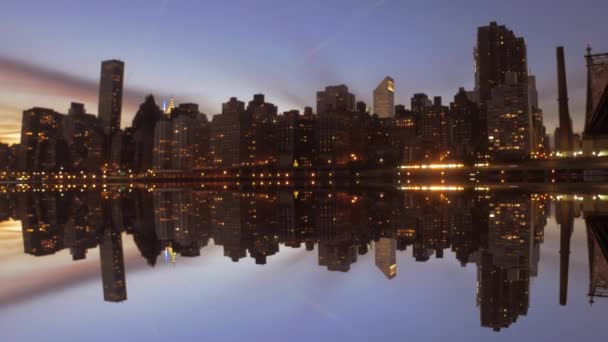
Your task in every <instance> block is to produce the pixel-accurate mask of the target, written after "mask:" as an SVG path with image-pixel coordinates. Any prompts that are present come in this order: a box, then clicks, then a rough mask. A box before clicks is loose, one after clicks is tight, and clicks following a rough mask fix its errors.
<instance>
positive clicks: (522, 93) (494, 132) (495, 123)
mask: <svg viewBox="0 0 608 342" xmlns="http://www.w3.org/2000/svg"><path fill="white" fill-rule="evenodd" d="M528 106H529V103H528V85H527V83H526V82H524V83H521V82H519V80H518V79H517V74H516V73H507V75H506V82H505V83H503V84H501V85H498V86H495V87H494V88H492V93H491V97H490V100H489V102H488V107H487V132H488V133H487V134H488V143H489V152H490V155H491V156H493V157H494V158H499V159H500V158H507V159H511V158H515V159H522V158H527V157H529V156H530V152H531V146H530V145H531V139H530V134H531V132H530V130H531V126H532V125H531V118H530V113H529V112H528V110H529V107H528Z"/></svg>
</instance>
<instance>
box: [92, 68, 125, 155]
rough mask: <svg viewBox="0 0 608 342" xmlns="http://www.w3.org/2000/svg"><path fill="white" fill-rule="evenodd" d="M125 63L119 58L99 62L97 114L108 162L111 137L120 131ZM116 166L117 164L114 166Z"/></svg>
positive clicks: (110, 150) (110, 153)
mask: <svg viewBox="0 0 608 342" xmlns="http://www.w3.org/2000/svg"><path fill="white" fill-rule="evenodd" d="M124 71H125V64H124V63H123V62H122V61H119V60H107V61H103V62H101V75H100V77H99V109H98V112H97V115H98V117H99V121H100V123H101V127H102V129H103V132H104V134H105V135H106V146H105V148H106V153H107V155H106V162H108V163H110V162H112V160H111V155H112V145H111V144H112V142H113V141H112V138H113V136H114V135H115V134H117V133H118V132H120V121H121V115H122V91H123V85H124ZM114 167H118V166H114Z"/></svg>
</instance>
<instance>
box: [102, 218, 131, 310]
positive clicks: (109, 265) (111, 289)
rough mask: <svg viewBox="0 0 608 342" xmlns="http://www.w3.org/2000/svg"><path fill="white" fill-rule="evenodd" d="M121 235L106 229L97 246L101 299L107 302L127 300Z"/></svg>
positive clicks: (109, 228)
mask: <svg viewBox="0 0 608 342" xmlns="http://www.w3.org/2000/svg"><path fill="white" fill-rule="evenodd" d="M121 234H122V233H121V232H119V231H114V230H113V229H112V228H111V227H106V229H105V230H104V232H103V235H102V238H101V243H100V245H99V255H100V257H99V258H100V260H101V279H102V282H103V298H104V299H105V300H106V301H108V302H122V301H124V300H127V284H126V280H125V261H124V258H123V252H122V235H121Z"/></svg>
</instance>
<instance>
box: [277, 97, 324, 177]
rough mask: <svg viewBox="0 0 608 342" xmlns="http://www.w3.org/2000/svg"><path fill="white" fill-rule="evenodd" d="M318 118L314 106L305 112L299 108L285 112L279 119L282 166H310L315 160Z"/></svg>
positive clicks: (280, 163) (280, 159) (280, 160)
mask: <svg viewBox="0 0 608 342" xmlns="http://www.w3.org/2000/svg"><path fill="white" fill-rule="evenodd" d="M315 121H316V118H315V116H313V114H312V108H311V107H306V108H305V109H304V114H303V115H302V114H300V112H299V111H298V110H292V111H288V112H285V113H283V115H281V116H280V117H279V119H278V146H279V154H278V156H279V165H280V166H282V167H288V166H293V167H310V166H312V163H313V160H314V157H315V155H314V153H315V146H314V142H315V140H314V127H315Z"/></svg>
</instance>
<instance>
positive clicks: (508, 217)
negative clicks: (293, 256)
mask: <svg viewBox="0 0 608 342" xmlns="http://www.w3.org/2000/svg"><path fill="white" fill-rule="evenodd" d="M0 197H1V198H2V200H0V203H2V207H0V213H5V214H3V215H4V216H3V217H15V218H19V219H21V220H22V230H23V237H24V240H23V242H24V247H25V251H26V253H29V254H32V255H37V256H43V255H48V254H53V253H55V252H57V251H59V250H62V249H69V251H70V254H71V255H72V258H73V259H74V260H81V259H84V258H86V254H87V253H86V251H87V250H88V249H90V248H94V247H96V246H97V245H100V246H101V248H100V253H101V263H102V280H103V284H104V298H105V299H106V300H110V301H120V300H125V299H126V279H125V269H124V261H123V260H122V259H123V257H122V247H121V245H122V241H121V238H120V236H121V235H120V234H118V233H120V232H126V233H127V234H129V235H132V236H133V240H134V242H135V244H136V245H137V248H138V249H139V251H140V253H141V255H142V256H143V257H145V259H146V260H147V261H148V263H149V264H150V265H154V264H155V263H156V262H157V259H158V257H159V256H161V258H162V257H163V254H164V252H165V251H167V250H168V249H169V250H171V251H174V252H175V253H176V254H177V255H179V256H181V257H193V256H198V255H200V250H201V248H203V247H204V246H206V245H208V243H209V241H210V240H213V241H214V244H215V245H219V246H221V247H222V248H223V250H224V256H226V257H228V258H230V259H232V260H233V261H238V260H240V259H242V258H245V257H247V256H249V257H251V258H252V259H254V260H255V263H256V264H265V263H267V262H270V260H269V257H271V256H272V255H275V254H277V253H278V252H279V251H280V248H286V247H296V248H297V247H301V246H305V247H306V249H307V250H309V251H312V250H314V249H315V248H318V261H319V265H320V266H323V267H324V268H327V269H328V270H330V271H342V272H346V271H348V270H349V269H350V267H351V265H352V264H353V263H355V262H357V260H358V258H359V256H360V255H365V254H367V253H368V249H369V248H373V249H374V251H371V252H373V254H372V257H373V258H374V259H375V261H376V265H377V267H378V268H379V269H380V270H381V271H382V272H383V273H384V274H385V275H386V277H387V278H389V279H391V278H393V277H395V276H396V273H393V270H394V271H395V272H396V267H397V265H396V258H395V255H396V250H400V251H404V250H406V249H407V247H408V246H411V248H412V257H413V258H414V259H415V260H417V261H420V262H423V261H426V260H429V259H430V257H431V256H433V255H435V257H436V258H441V257H443V255H444V252H445V249H447V248H449V249H451V250H452V251H453V252H454V254H455V256H456V258H457V259H458V260H459V261H460V263H461V264H463V265H466V264H467V263H474V264H475V265H476V267H477V268H478V290H477V291H478V292H477V301H478V305H479V310H480V315H481V322H482V325H483V326H487V327H491V328H493V329H497V330H498V329H500V328H505V327H508V326H509V325H510V324H511V323H513V322H515V321H516V319H517V318H518V317H519V316H520V315H525V314H526V313H527V310H528V305H529V296H530V293H529V291H530V281H531V278H534V277H535V276H536V274H537V272H538V268H537V264H538V262H539V255H540V254H539V252H538V250H539V245H540V243H542V239H543V238H542V237H543V235H544V233H543V232H544V226H545V224H546V221H547V213H548V200H547V199H545V198H544V197H539V196H529V195H523V194H515V193H495V194H492V195H486V193H461V194H450V195H439V194H425V193H405V194H404V193H390V192H389V193H383V194H375V195H371V194H370V195H361V194H352V193H344V192H326V191H323V192H305V191H300V192H297V193H293V192H269V193H235V192H225V191H224V192H217V191H194V190H183V189H167V190H158V189H157V190H155V191H152V192H147V191H132V192H129V191H127V189H124V190H122V191H120V192H119V191H108V192H82V193H76V192H64V193H57V192H48V193H44V194H36V193H18V194H7V195H5V196H0ZM565 203H572V204H574V205H575V206H577V205H576V204H575V203H573V202H567V201H563V202H561V203H560V204H559V205H558V208H559V207H560V206H564V204H565ZM596 209H597V208H596ZM599 210H601V208H599V209H597V210H596V213H597V211H599ZM569 212H572V213H573V215H574V211H569ZM6 213H9V214H8V215H6ZM13 215H14V216H13ZM570 219H571V217H570ZM560 220H562V219H560ZM562 222H563V221H562ZM596 230H597V229H596ZM594 241H596V240H594ZM281 245H283V246H281ZM315 245H316V246H317V247H315ZM601 245H602V244H601V242H600V243H599V244H598V245H597V246H600V247H601ZM598 256H599V257H601V256H602V254H598ZM598 260H600V261H601V258H600V259H598ZM599 269H601V267H600V268H599ZM402 273H404V272H403V271H402ZM599 276H600V277H599V278H601V276H602V274H601V273H600V274H599ZM556 284H557V279H556Z"/></svg>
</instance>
